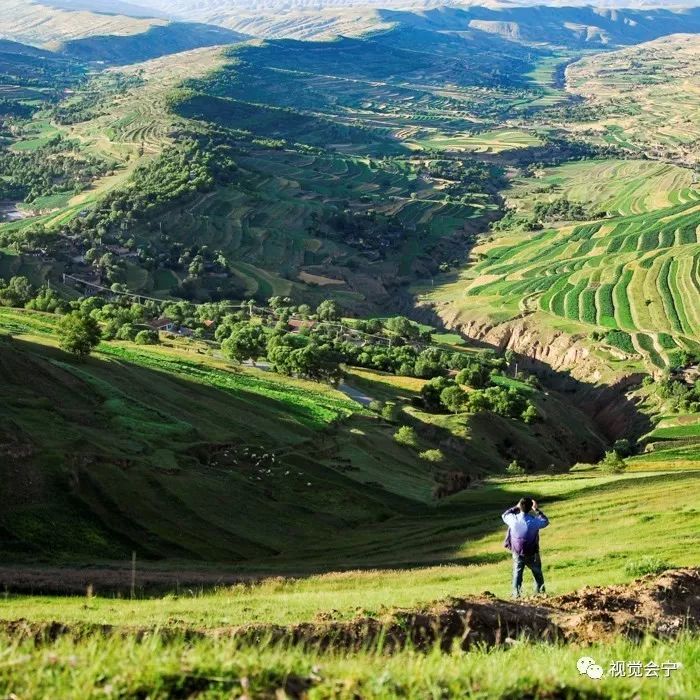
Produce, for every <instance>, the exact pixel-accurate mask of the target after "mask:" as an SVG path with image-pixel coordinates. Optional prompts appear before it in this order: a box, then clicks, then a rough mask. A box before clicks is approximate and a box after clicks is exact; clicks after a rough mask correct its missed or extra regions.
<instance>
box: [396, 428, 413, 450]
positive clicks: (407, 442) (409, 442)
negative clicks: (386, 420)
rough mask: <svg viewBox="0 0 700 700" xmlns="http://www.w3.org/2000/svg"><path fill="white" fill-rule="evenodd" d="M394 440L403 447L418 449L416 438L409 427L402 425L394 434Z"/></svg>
mask: <svg viewBox="0 0 700 700" xmlns="http://www.w3.org/2000/svg"><path fill="white" fill-rule="evenodd" d="M394 440H395V441H396V442H397V443H398V444H399V445H403V446H404V447H418V436H417V435H416V431H415V430H414V429H413V428H411V426H410V425H402V426H401V427H400V428H399V429H398V430H397V431H396V432H395V433H394Z"/></svg>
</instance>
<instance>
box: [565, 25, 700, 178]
mask: <svg viewBox="0 0 700 700" xmlns="http://www.w3.org/2000/svg"><path fill="white" fill-rule="evenodd" d="M699 46H700V39H698V37H697V36H696V35H691V34H688V35H675V36H671V37H664V38H662V39H658V40H656V41H652V42H649V43H647V44H643V45H641V46H634V47H630V48H627V49H623V50H621V51H617V52H614V53H612V54H605V55H603V54H600V55H595V56H591V57H587V58H584V59H582V60H580V61H578V62H576V63H574V64H572V65H571V66H569V67H568V69H567V82H568V85H569V89H570V90H571V91H572V92H573V93H574V94H576V95H580V96H583V97H585V98H586V99H587V100H589V109H590V113H589V114H587V117H586V119H585V120H584V121H582V122H581V123H579V124H576V125H574V126H573V128H574V129H575V130H576V131H577V132H578V133H580V134H584V135H587V136H591V137H596V138H598V139H600V140H602V141H604V142H607V143H610V144H613V145H619V146H622V147H624V148H627V149H631V150H634V151H636V152H639V153H640V154H641V153H647V154H651V155H652V156H667V157H672V158H674V159H675V160H676V161H677V162H683V163H686V164H688V165H694V164H697V163H698V157H699V154H698V150H697V144H698V139H700V127H699V126H698V125H700V73H699V71H698V66H697V52H698V47H699Z"/></svg>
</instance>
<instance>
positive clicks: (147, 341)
mask: <svg viewBox="0 0 700 700" xmlns="http://www.w3.org/2000/svg"><path fill="white" fill-rule="evenodd" d="M134 342H135V343H136V344H137V345H156V344H157V343H158V332H157V331H145V330H144V331H139V332H138V333H137V334H136V337H135V338H134Z"/></svg>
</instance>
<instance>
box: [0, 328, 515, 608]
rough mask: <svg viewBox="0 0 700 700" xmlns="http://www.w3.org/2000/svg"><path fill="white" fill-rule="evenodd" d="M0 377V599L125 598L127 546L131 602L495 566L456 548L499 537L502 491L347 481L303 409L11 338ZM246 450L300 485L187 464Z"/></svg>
mask: <svg viewBox="0 0 700 700" xmlns="http://www.w3.org/2000/svg"><path fill="white" fill-rule="evenodd" d="M192 359H193V360H195V359H196V356H195V355H193V357H192ZM28 378H31V383H30V382H29V381H28ZM260 381H264V380H262V379H261V380H260ZM0 383H1V384H2V389H3V391H4V392H5V394H6V396H8V397H10V398H9V400H7V401H4V402H3V404H2V405H0V420H2V426H1V428H0V454H1V455H2V460H0V478H1V479H2V482H3V486H4V488H3V489H2V491H1V492H0V552H2V554H3V560H4V565H3V566H2V567H0V586H5V588H6V590H8V591H9V592H25V593H29V592H33V593H39V592H45V593H53V594H59V593H60V594H81V595H82V594H84V593H85V590H86V588H87V587H88V586H89V585H90V586H92V588H93V589H94V591H95V592H96V593H98V594H105V595H122V596H124V595H128V594H129V590H130V585H131V568H130V557H131V552H132V551H135V552H136V554H137V576H136V590H137V592H138V594H139V595H158V594H162V593H163V592H164V591H166V590H167V591H178V590H184V589H187V590H188V591H192V592H195V593H196V592H197V591H203V590H209V589H213V588H216V587H220V586H224V585H231V584H233V583H246V582H251V581H256V580H259V579H260V578H267V577H272V576H292V577H305V576H308V575H311V574H319V573H324V572H330V571H337V570H345V569H361V568H368V569H388V568H391V569H395V568H401V569H410V568H414V567H418V566H426V565H432V564H448V563H451V564H463V565H466V564H483V563H493V562H497V561H500V560H502V559H504V558H507V553H506V552H500V553H497V554H479V553H475V554H474V555H468V556H464V555H463V554H456V553H457V552H461V551H462V550H463V545H464V543H465V542H467V541H469V540H480V539H482V538H483V537H486V536H489V535H492V534H494V533H496V532H498V531H500V530H501V529H502V523H501V521H500V517H499V516H500V513H501V512H502V511H503V510H505V508H507V507H509V506H510V505H512V500H513V497H512V494H510V493H506V492H505V491H501V489H500V488H498V487H489V489H486V490H485V489H482V488H475V489H469V490H468V491H467V492H464V495H465V496H469V497H470V498H471V496H472V495H473V497H474V499H475V500H474V501H472V502H471V504H470V505H469V506H468V507H465V508H462V506H461V505H460V504H459V503H456V504H452V503H450V501H449V499H448V501H447V502H444V503H436V504H432V505H431V504H429V503H425V502H423V501H419V500H413V499H412V498H410V497H408V496H402V495H400V494H398V493H391V492H389V491H388V490H387V489H386V488H382V487H381V486H379V485H378V484H374V483H372V482H364V483H363V482H362V481H360V480H358V479H355V478H352V473H346V471H347V470H344V469H342V467H341V464H340V463H341V462H342V460H338V467H337V468H336V467H335V466H334V465H333V463H332V460H331V461H330V463H329V459H328V457H327V455H324V456H322V455H321V452H323V451H324V450H326V451H327V450H331V454H332V450H333V449H335V448H334V445H336V446H337V444H338V439H339V435H340V433H338V432H337V431H336V430H335V429H334V428H332V427H329V428H326V429H320V430H319V429H311V428H309V426H308V424H305V422H304V421H305V420H306V418H308V415H306V414H304V413H303V412H302V414H300V415H297V416H296V417H297V418H298V419H299V421H298V422H297V423H295V422H294V421H293V419H294V415H293V412H294V408H293V407H292V406H291V405H289V404H284V403H283V402H282V401H281V400H280V399H278V398H272V397H267V396H261V395H260V394H257V393H252V392H248V391H246V390H245V389H243V388H237V389H235V390H232V389H221V388H216V387H212V386H208V385H205V384H202V383H199V382H196V381H188V380H186V379H183V378H182V377H179V376H175V375H173V374H171V373H168V372H165V371H160V370H158V369H153V368H149V367H144V366H141V365H133V364H130V363H129V362H126V361H124V360H119V361H118V362H117V361H114V360H113V359H110V361H109V362H107V361H105V360H104V359H100V358H99V357H91V358H88V359H87V360H86V361H85V362H83V363H81V362H77V361H76V360H74V359H73V358H71V357H69V356H68V355H66V354H65V353H63V352H62V351H60V350H58V349H56V348H53V347H50V346H45V345H42V344H36V343H31V342H28V341H25V340H19V339H12V340H9V341H8V340H5V339H0ZM105 387H106V388H105ZM132 406H134V407H136V409H138V410H133V411H132V410H131V409H132ZM115 411H116V414H115ZM300 416H301V417H300ZM302 419H303V420H302ZM358 419H359V420H362V421H367V426H370V423H371V422H372V421H376V419H375V418H373V417H371V416H360V417H358ZM389 432H390V431H389ZM295 433H298V435H297V437H298V438H299V439H298V440H297V442H295V443H294V444H289V443H288V442H287V443H285V440H288V439H289V435H294V434H295ZM285 436H286V437H285ZM343 439H345V438H343ZM257 441H259V442H257ZM256 442H257V444H259V445H261V446H265V447H268V446H269V445H270V444H273V445H276V446H281V447H284V448H285V450H286V451H285V450H282V452H281V456H280V468H281V469H282V470H284V471H286V472H290V471H292V470H294V469H297V470H299V472H300V473H301V472H303V476H301V477H300V479H298V480H297V481H296V482H293V483H286V482H285V481H284V479H282V475H281V474H280V473H279V472H276V473H275V476H274V477H273V478H271V479H270V480H268V481H264V480H262V479H257V476H256V475H255V465H253V464H251V463H239V464H237V465H235V466H234V465H233V464H229V465H226V464H219V463H217V464H212V463H211V462H210V461H209V462H208V461H207V460H206V459H203V458H202V455H206V454H207V453H208V450H207V449H205V448H209V447H213V448H215V449H214V452H213V453H212V454H215V455H216V459H217V460H218V459H221V457H220V456H219V455H220V454H221V448H222V446H224V447H227V448H231V446H234V447H236V446H238V445H239V444H241V443H245V444H248V445H250V444H256ZM217 450H218V451H217ZM360 454H361V453H360ZM173 460H174V461H173ZM319 460H322V461H319ZM282 474H284V472H282ZM307 480H309V484H313V486H312V487H311V486H309V487H308V488H307V483H306V481H307ZM280 484H281V485H280ZM12 562H16V565H13V564H12ZM59 562H60V565H59V564H58V563H59ZM64 564H65V565H64ZM188 594H189V593H188Z"/></svg>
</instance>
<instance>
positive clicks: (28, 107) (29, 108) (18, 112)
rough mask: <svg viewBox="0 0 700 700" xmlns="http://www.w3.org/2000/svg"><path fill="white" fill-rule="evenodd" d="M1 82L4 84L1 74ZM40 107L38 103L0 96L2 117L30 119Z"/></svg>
mask: <svg viewBox="0 0 700 700" xmlns="http://www.w3.org/2000/svg"><path fill="white" fill-rule="evenodd" d="M0 84H2V76H0ZM39 109H41V108H40V106H39V105H38V104H36V103H29V104H28V103H26V102H20V101H19V100H8V99H7V98H5V97H3V98H0V119H19V120H25V119H29V117H31V116H32V114H34V112H36V111H37V110H39Z"/></svg>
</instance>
